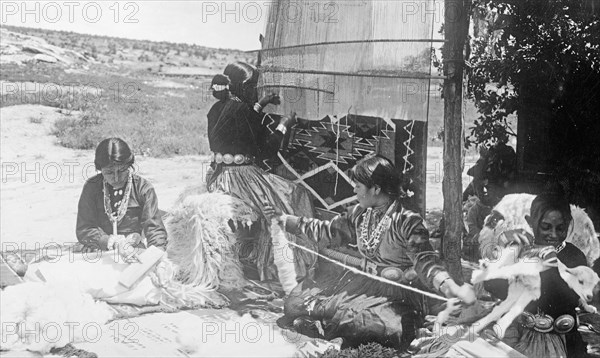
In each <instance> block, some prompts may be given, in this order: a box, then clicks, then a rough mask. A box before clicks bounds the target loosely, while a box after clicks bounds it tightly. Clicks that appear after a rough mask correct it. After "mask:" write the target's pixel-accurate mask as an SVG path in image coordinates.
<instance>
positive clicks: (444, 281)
mask: <svg viewBox="0 0 600 358" xmlns="http://www.w3.org/2000/svg"><path fill="white" fill-rule="evenodd" d="M451 279H452V277H446V278H445V279H444V280H443V281H442V283H440V292H442V286H444V284H445V283H446V281H448V280H451ZM442 293H443V292H442Z"/></svg>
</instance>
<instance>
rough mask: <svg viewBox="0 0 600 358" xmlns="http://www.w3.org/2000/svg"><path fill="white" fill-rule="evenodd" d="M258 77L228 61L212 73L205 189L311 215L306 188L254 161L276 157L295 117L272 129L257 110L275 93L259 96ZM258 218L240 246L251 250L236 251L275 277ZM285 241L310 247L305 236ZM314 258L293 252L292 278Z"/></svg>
mask: <svg viewBox="0 0 600 358" xmlns="http://www.w3.org/2000/svg"><path fill="white" fill-rule="evenodd" d="M257 81H258V70H257V69H256V68H255V67H254V66H251V65H249V64H246V63H243V62H235V63H232V64H229V65H228V66H227V67H226V68H225V70H224V71H223V74H219V75H216V76H215V77H214V79H213V81H212V89H213V95H214V96H215V97H216V98H217V99H219V102H217V103H215V104H214V105H213V106H212V108H211V109H210V111H209V112H208V140H209V144H210V149H211V151H212V152H213V161H212V164H211V168H212V170H213V172H211V173H210V174H209V175H208V177H207V186H208V191H209V192H214V191H220V192H224V193H227V194H229V195H232V196H235V197H237V198H239V199H241V200H243V201H244V202H246V203H247V204H248V205H250V206H251V207H252V208H253V209H254V210H255V211H256V212H257V213H260V212H261V211H262V206H261V203H262V202H263V200H268V201H269V202H271V203H273V204H274V205H275V206H277V207H278V208H279V209H280V210H282V211H283V212H286V213H290V214H298V215H305V216H313V212H314V209H313V206H312V201H311V199H310V197H309V195H308V191H307V190H305V189H304V188H302V187H300V186H298V185H296V184H294V183H292V182H290V181H288V180H285V179H283V178H281V177H279V176H277V175H273V174H270V173H267V172H265V171H264V170H262V169H261V168H259V167H258V165H257V164H258V163H260V162H261V161H262V160H264V159H267V158H270V157H272V156H274V155H277V152H278V150H279V148H280V146H281V143H282V141H283V138H284V135H285V134H286V132H287V130H288V128H289V127H290V126H291V125H292V124H293V123H294V121H295V115H294V114H292V115H291V116H289V117H283V118H282V119H281V121H280V123H279V125H278V126H277V127H276V129H275V130H274V131H272V130H271V129H270V128H268V127H267V123H268V122H269V121H268V120H267V119H269V117H268V116H267V115H265V114H264V113H263V112H262V108H263V107H264V106H266V105H268V104H275V105H276V104H279V97H278V96H276V95H274V94H267V95H266V96H264V97H263V98H261V99H260V100H258V94H257V88H256V86H257ZM260 216H261V219H260V222H259V223H258V227H257V230H258V232H255V233H253V234H254V236H255V237H256V240H253V241H250V242H246V243H245V245H244V247H245V248H248V247H249V248H250V249H247V250H243V251H245V253H244V252H242V253H241V257H240V259H241V260H242V261H244V262H249V263H250V264H251V265H255V266H256V268H257V269H258V274H259V277H260V279H261V280H268V279H275V278H277V277H278V275H277V267H276V266H275V264H274V259H273V252H272V248H273V245H272V243H271V241H272V239H271V234H270V230H269V222H267V220H266V218H265V217H264V215H260ZM290 239H292V240H295V241H298V242H302V243H303V244H305V245H308V246H310V245H311V242H309V241H308V240H306V238H302V237H294V238H291V237H290ZM315 262H316V258H315V257H314V256H313V255H309V254H306V253H305V252H302V251H299V250H295V251H294V266H295V271H296V272H295V276H296V279H301V278H303V277H305V276H307V275H310V274H311V272H312V268H313V266H314V264H315ZM280 279H281V278H280ZM296 279H292V282H281V283H282V286H284V290H285V288H286V287H294V286H295V285H296Z"/></svg>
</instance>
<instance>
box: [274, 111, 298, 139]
mask: <svg viewBox="0 0 600 358" xmlns="http://www.w3.org/2000/svg"><path fill="white" fill-rule="evenodd" d="M296 122H297V120H296V112H290V114H289V115H288V116H285V117H281V119H280V120H279V125H278V126H277V128H279V127H280V126H283V127H284V128H285V129H286V130H287V129H288V128H290V127H291V126H293V125H294V124H296ZM284 134H285V133H284Z"/></svg>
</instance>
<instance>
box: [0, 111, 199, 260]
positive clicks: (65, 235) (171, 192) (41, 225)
mask: <svg viewBox="0 0 600 358" xmlns="http://www.w3.org/2000/svg"><path fill="white" fill-rule="evenodd" d="M64 117H65V114H62V113H59V112H57V109H56V108H52V107H45V106H39V105H21V106H11V107H5V108H2V109H0V133H1V135H2V138H1V139H2V140H1V141H0V147H1V149H0V161H1V162H2V172H1V180H2V187H1V189H0V198H1V215H0V230H1V234H0V242H1V244H2V249H3V250H4V249H6V248H8V247H7V245H15V244H16V245H25V246H26V248H27V249H29V248H35V245H40V246H42V247H43V246H44V245H45V244H46V243H50V242H58V243H65V242H74V241H76V238H75V220H76V215H77V202H78V200H79V195H80V193H81V188H82V187H83V183H84V182H85V180H86V179H87V178H89V177H91V176H93V175H95V169H94V165H93V161H94V152H93V151H92V150H73V149H68V148H64V147H61V146H60V145H58V144H57V143H56V137H54V136H53V135H51V129H52V126H53V124H54V122H55V121H56V120H57V119H59V118H64ZM136 162H137V164H136V166H137V169H138V171H139V173H140V175H142V176H144V177H146V178H147V179H149V180H150V181H151V182H152V183H153V184H154V187H155V189H156V191H157V193H158V197H159V206H160V208H161V209H163V210H168V209H169V208H170V207H171V206H172V205H173V203H174V201H175V199H176V198H177V196H178V195H179V193H180V192H181V190H182V189H183V188H185V187H187V186H189V185H193V184H197V183H198V181H202V180H203V177H204V176H203V175H202V171H203V170H202V167H203V163H205V162H206V157H202V156H182V157H176V158H170V159H156V158H146V157H143V156H138V157H136Z"/></svg>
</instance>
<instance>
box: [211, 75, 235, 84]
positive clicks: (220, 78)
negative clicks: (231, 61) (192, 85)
mask: <svg viewBox="0 0 600 358" xmlns="http://www.w3.org/2000/svg"><path fill="white" fill-rule="evenodd" d="M230 83H231V81H229V77H227V75H223V74H221V73H219V74H217V75H215V77H213V79H212V81H211V83H210V85H211V86H213V85H220V86H229V84H230Z"/></svg>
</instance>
